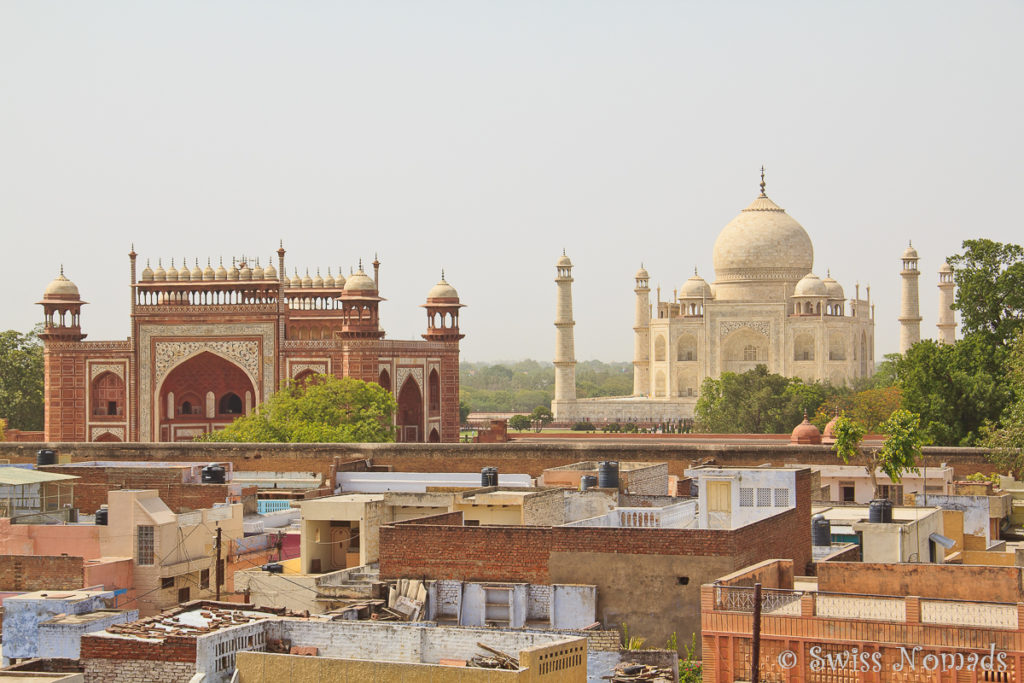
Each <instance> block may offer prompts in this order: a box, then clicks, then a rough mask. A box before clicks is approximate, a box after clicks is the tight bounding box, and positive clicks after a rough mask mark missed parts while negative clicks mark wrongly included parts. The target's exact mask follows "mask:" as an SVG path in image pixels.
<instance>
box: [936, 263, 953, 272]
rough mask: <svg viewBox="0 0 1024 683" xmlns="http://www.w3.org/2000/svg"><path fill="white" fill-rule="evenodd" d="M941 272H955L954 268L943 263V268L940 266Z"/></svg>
mask: <svg viewBox="0 0 1024 683" xmlns="http://www.w3.org/2000/svg"><path fill="white" fill-rule="evenodd" d="M939 272H940V273H952V272H953V266H951V265H949V264H948V263H943V264H942V265H941V266H939Z"/></svg>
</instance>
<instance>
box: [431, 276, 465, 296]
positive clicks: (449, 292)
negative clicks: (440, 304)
mask: <svg viewBox="0 0 1024 683" xmlns="http://www.w3.org/2000/svg"><path fill="white" fill-rule="evenodd" d="M458 298H459V293H458V292H457V291H455V288H454V287H452V286H451V285H450V284H448V281H447V280H445V279H444V273H443V272H442V273H441V281H440V282H438V283H437V284H436V285H434V286H433V287H431V288H430V291H429V292H428V293H427V299H428V300H429V299H458Z"/></svg>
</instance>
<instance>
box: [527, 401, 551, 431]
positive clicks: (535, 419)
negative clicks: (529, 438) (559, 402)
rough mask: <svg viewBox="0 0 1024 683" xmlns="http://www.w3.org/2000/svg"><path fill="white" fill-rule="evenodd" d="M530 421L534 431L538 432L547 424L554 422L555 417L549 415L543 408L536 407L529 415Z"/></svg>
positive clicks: (549, 411) (548, 411)
mask: <svg viewBox="0 0 1024 683" xmlns="http://www.w3.org/2000/svg"><path fill="white" fill-rule="evenodd" d="M530 421H531V422H532V423H533V425H534V426H535V428H536V430H537V431H538V432H540V430H542V429H544V428H545V427H547V426H548V425H549V424H551V423H552V422H554V421H555V416H554V415H552V414H551V410H550V409H548V408H545V407H544V406H538V407H536V408H534V410H533V413H531V414H530Z"/></svg>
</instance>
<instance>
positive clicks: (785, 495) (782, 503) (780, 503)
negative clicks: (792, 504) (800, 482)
mask: <svg viewBox="0 0 1024 683" xmlns="http://www.w3.org/2000/svg"><path fill="white" fill-rule="evenodd" d="M775 507H777V508H788V507H789V489H775Z"/></svg>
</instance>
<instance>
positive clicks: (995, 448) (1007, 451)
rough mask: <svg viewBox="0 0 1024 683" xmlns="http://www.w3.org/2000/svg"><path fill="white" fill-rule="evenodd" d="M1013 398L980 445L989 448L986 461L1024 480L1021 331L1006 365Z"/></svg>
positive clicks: (1023, 335) (1023, 345)
mask: <svg viewBox="0 0 1024 683" xmlns="http://www.w3.org/2000/svg"><path fill="white" fill-rule="evenodd" d="M1006 367H1007V378H1008V380H1009V387H1010V390H1011V391H1012V393H1013V396H1014V399H1013V401H1012V402H1011V403H1010V404H1009V406H1008V407H1007V408H1006V411H1005V412H1004V414H1003V415H1002V419H1001V420H1000V422H999V424H998V425H988V426H987V427H986V428H985V429H984V430H983V431H984V440H983V441H982V445H984V446H987V447H988V448H990V449H991V453H990V454H989V455H988V459H989V460H990V461H991V462H993V463H994V464H995V465H996V466H997V467H999V469H1000V470H1002V471H1003V472H1008V473H1010V474H1012V475H1013V476H1014V477H1016V478H1017V479H1021V478H1024V332H1020V333H1018V334H1017V338H1016V339H1015V340H1014V342H1013V345H1012V346H1011V348H1010V353H1009V358H1008V359H1007V363H1006Z"/></svg>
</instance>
